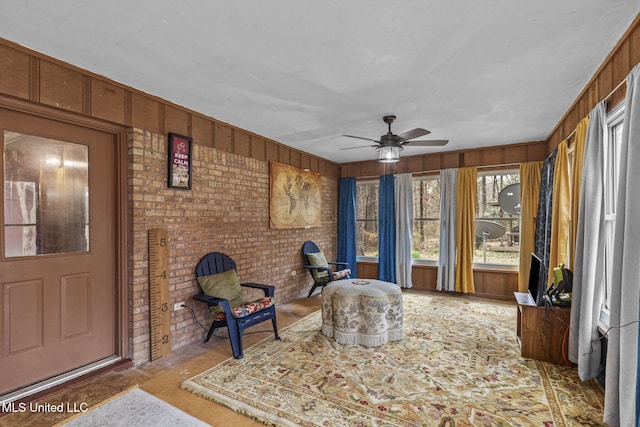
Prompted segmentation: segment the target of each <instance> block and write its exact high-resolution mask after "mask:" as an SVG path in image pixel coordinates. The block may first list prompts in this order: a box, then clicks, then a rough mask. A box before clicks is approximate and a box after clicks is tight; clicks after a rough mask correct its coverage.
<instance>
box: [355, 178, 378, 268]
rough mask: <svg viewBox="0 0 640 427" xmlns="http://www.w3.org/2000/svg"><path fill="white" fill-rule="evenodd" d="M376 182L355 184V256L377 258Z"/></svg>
mask: <svg viewBox="0 0 640 427" xmlns="http://www.w3.org/2000/svg"><path fill="white" fill-rule="evenodd" d="M378 192H379V188H378V182H377V181H376V182H373V181H371V182H359V183H357V184H356V254H357V255H358V256H375V257H377V256H378Z"/></svg>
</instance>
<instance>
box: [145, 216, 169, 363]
mask: <svg viewBox="0 0 640 427" xmlns="http://www.w3.org/2000/svg"><path fill="white" fill-rule="evenodd" d="M149 320H150V325H151V360H156V359H158V358H160V357H163V356H166V355H167V354H169V353H171V310H170V309H169V241H168V239H167V230H163V229H159V228H156V229H151V230H149Z"/></svg>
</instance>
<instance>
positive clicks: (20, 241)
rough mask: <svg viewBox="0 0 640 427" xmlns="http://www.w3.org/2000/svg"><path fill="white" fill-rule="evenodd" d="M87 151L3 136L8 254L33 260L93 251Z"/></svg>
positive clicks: (82, 147)
mask: <svg viewBox="0 0 640 427" xmlns="http://www.w3.org/2000/svg"><path fill="white" fill-rule="evenodd" d="M88 160H89V157H88V148H87V146H85V145H80V144H73V143H69V142H64V141H56V140H52V139H47V138H41V137H37V136H32V135H24V134H21V133H17V132H11V131H5V132H4V231H5V233H4V251H5V256H7V257H15V256H28V255H40V254H53V253H65V252H84V251H87V250H88V249H89V194H88V188H89V179H88Z"/></svg>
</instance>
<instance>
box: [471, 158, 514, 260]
mask: <svg viewBox="0 0 640 427" xmlns="http://www.w3.org/2000/svg"><path fill="white" fill-rule="evenodd" d="M519 182H520V173H519V172H518V171H514V170H505V171H491V172H479V173H478V195H477V208H476V220H479V221H478V222H476V240H475V242H476V244H475V251H474V257H473V261H474V263H487V264H502V265H518V263H519V262H520V187H519V186H517V185H514V184H518V183H519ZM507 187H509V188H507ZM505 189H506V190H505ZM503 190H505V192H504V193H503ZM501 193H502V195H501ZM483 231H485V232H487V233H489V232H491V233H492V234H488V235H487V239H486V242H485V239H483V237H482V234H481V233H482V232H483ZM494 235H495V237H493V236H494Z"/></svg>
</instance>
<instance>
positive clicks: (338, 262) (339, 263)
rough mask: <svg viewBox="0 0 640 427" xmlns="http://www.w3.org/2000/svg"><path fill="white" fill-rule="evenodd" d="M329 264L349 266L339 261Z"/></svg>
mask: <svg viewBox="0 0 640 427" xmlns="http://www.w3.org/2000/svg"><path fill="white" fill-rule="evenodd" d="M329 264H335V265H344V266H345V267H346V266H348V265H349V263H348V262H340V261H335V262H329Z"/></svg>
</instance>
